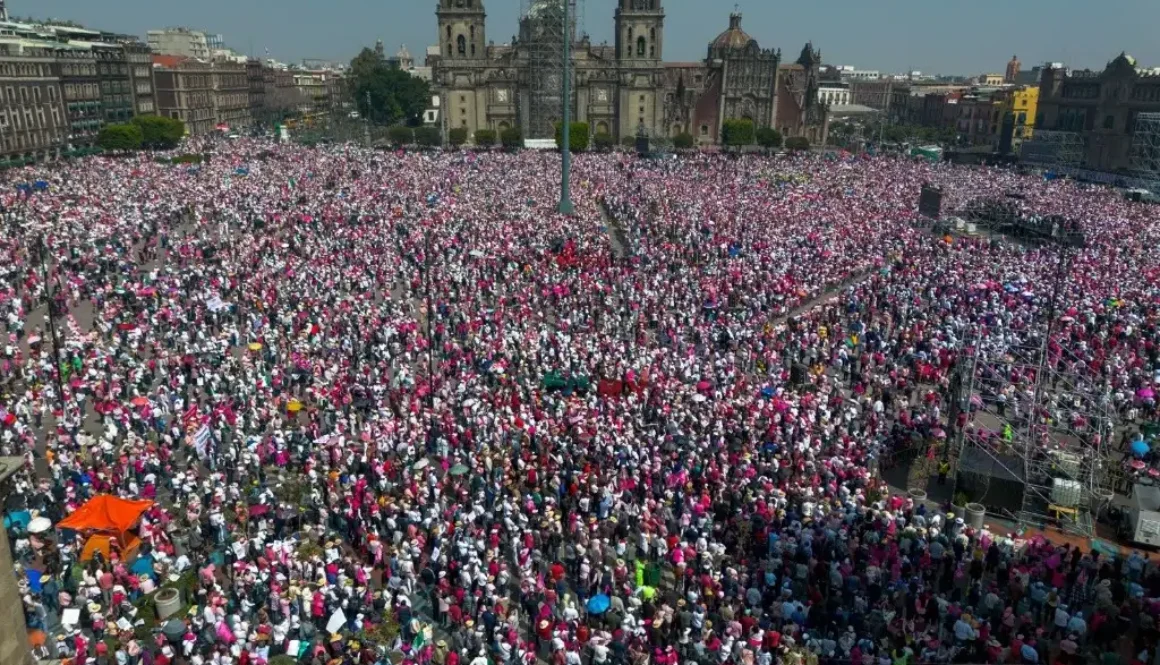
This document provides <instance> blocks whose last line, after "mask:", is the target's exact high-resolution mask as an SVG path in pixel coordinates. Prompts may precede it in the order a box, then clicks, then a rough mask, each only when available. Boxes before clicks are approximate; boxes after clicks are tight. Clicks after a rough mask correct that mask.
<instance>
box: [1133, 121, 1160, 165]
mask: <svg viewBox="0 0 1160 665" xmlns="http://www.w3.org/2000/svg"><path fill="white" fill-rule="evenodd" d="M1128 169H1129V170H1130V171H1132V172H1133V173H1134V174H1136V176H1137V177H1139V178H1142V179H1145V180H1160V113H1140V114H1138V115H1137V116H1136V122H1135V126H1134V128H1133V130H1132V150H1131V152H1130V153H1128Z"/></svg>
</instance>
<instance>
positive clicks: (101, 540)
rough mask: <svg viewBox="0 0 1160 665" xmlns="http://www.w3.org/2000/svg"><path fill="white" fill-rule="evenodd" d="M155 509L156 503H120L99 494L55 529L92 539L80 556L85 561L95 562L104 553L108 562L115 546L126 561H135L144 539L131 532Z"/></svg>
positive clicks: (128, 501) (126, 501) (119, 500)
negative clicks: (92, 560) (142, 518)
mask: <svg viewBox="0 0 1160 665" xmlns="http://www.w3.org/2000/svg"><path fill="white" fill-rule="evenodd" d="M152 507H153V502H152V501H148V500H145V499H141V500H131V499H119V498H117V497H115V496H110V495H108V494H98V495H97V496H95V497H93V498H92V499H90V500H89V502H88V503H86V504H85V505H83V506H81V507H80V508H77V509H76V511H75V512H73V514H71V515H69V516H68V517H66V518H64V519H63V520H61V521H59V522H57V524H56V526H57V528H59V529H71V530H73V531H79V532H81V533H85V534H88V535H89V536H90V538H89V540H88V542H86V543H85V549H84V551H83V552H82V553H81V560H82V561H88V560H89V559H92V558H93V554H94V553H95V552H101V553H102V554H103V555H104V557H105V560H108V559H109V555H110V550H111V549H112V547H113V545H114V544H116V545H117V546H118V547H119V548H120V550H121V556H122V559H124V560H126V561H127V560H129V559H132V558H133V556H134V555H135V554H136V552H137V548H138V547H140V546H141V539H140V538H138V537H137V536H136V535H135V534H133V533H131V532H130V531H129V530H130V529H132V528H133V527H135V526H136V525H137V522H138V521H139V520H140V519H141V515H143V514H145V511H146V510H149V509H150V508H152Z"/></svg>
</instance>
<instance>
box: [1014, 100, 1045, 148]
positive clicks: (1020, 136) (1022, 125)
mask: <svg viewBox="0 0 1160 665" xmlns="http://www.w3.org/2000/svg"><path fill="white" fill-rule="evenodd" d="M1038 107H1039V86H1029V87H1026V88H1017V89H1016V90H1014V91H1013V92H1012V95H1011V112H1012V113H1014V114H1015V134H1014V135H1013V136H1012V137H1011V138H1012V141H1013V142H1014V143H1015V144H1018V143H1020V142H1022V141H1026V140H1028V139H1030V138H1031V135H1032V134H1033V133H1034V131H1035V113H1036V110H1037V109H1038Z"/></svg>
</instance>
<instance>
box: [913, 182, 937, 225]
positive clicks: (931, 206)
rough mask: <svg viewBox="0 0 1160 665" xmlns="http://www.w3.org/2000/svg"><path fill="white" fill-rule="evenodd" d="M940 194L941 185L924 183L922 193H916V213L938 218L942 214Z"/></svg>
mask: <svg viewBox="0 0 1160 665" xmlns="http://www.w3.org/2000/svg"><path fill="white" fill-rule="evenodd" d="M942 194H943V193H942V188H941V187H935V186H934V185H931V184H930V183H924V184H923V185H922V193H921V194H919V195H918V214H920V215H923V216H924V217H929V218H931V219H938V218H939V217H940V216H941V215H942Z"/></svg>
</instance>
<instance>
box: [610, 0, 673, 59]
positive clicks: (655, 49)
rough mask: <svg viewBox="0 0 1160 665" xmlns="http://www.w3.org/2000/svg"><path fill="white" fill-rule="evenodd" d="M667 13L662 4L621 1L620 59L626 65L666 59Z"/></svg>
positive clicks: (618, 12) (646, 0) (618, 23)
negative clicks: (664, 52) (665, 28)
mask: <svg viewBox="0 0 1160 665" xmlns="http://www.w3.org/2000/svg"><path fill="white" fill-rule="evenodd" d="M664 27H665V10H664V9H663V8H662V7H661V0H619V4H618V5H617V7H616V59H617V60H619V61H621V62H622V63H624V62H632V61H637V62H640V61H649V60H654V61H659V60H661V59H663V58H664V55H663V53H662V47H663V46H664V42H665V38H664Z"/></svg>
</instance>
